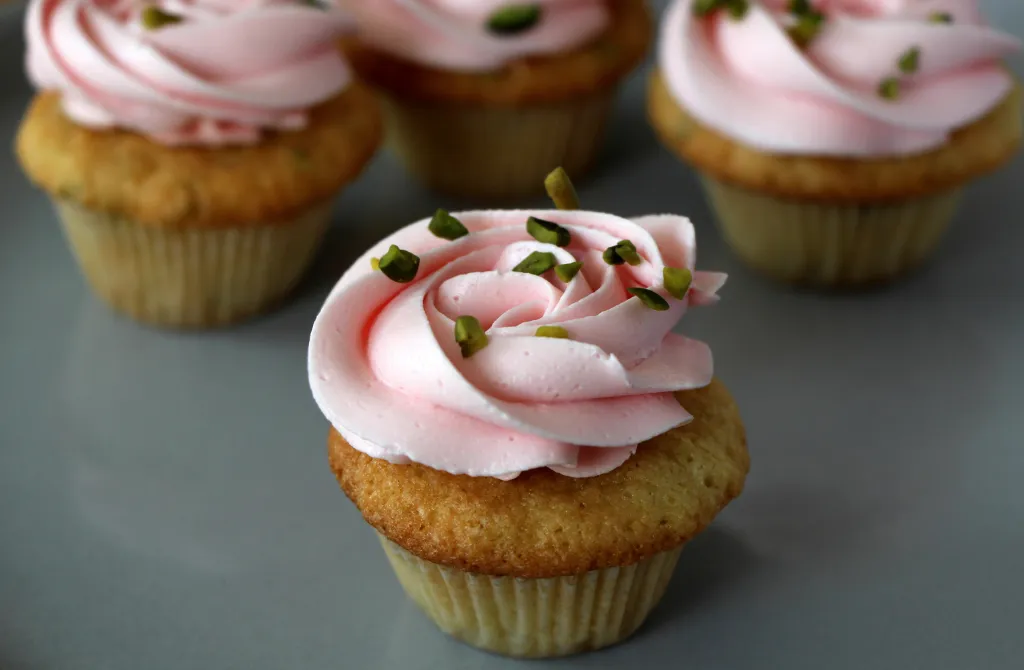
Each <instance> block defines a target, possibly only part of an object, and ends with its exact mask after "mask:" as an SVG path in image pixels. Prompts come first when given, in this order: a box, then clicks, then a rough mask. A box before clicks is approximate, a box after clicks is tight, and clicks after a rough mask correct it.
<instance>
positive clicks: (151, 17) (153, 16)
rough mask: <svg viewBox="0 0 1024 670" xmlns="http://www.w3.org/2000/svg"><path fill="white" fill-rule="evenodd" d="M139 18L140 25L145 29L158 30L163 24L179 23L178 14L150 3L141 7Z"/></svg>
mask: <svg viewBox="0 0 1024 670" xmlns="http://www.w3.org/2000/svg"><path fill="white" fill-rule="evenodd" d="M139 18H140V19H141V20H142V26H143V27H144V28H146V29H147V30H159V29H160V28H163V27H165V26H173V25H174V24H175V23H181V17H180V16H178V15H177V14H171V13H170V12H165V11H164V10H162V9H160V8H159V7H157V6H156V5H150V6H149V7H146V8H145V9H143V10H142V14H141V16H140V17H139Z"/></svg>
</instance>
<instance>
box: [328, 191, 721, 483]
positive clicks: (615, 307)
mask: <svg viewBox="0 0 1024 670" xmlns="http://www.w3.org/2000/svg"><path fill="white" fill-rule="evenodd" d="M455 216H456V217H457V218H458V219H459V220H460V221H461V222H462V223H463V224H464V225H465V227H466V228H467V229H468V230H469V231H470V232H469V234H468V235H466V236H464V237H461V238H459V239H456V240H454V241H451V242H449V241H446V240H443V239H440V238H438V237H435V236H433V235H432V234H431V233H430V232H429V230H428V228H427V226H428V220H423V221H420V222H418V223H414V224H412V225H411V226H408V227H406V228H404V229H402V230H400V231H398V232H397V233H395V234H394V235H392V236H391V237H389V238H387V239H385V240H384V241H382V242H381V243H380V244H378V245H377V246H376V247H374V248H373V249H371V250H370V251H368V252H367V253H366V254H365V255H364V256H363V257H362V258H361V259H360V260H359V261H357V262H356V264H355V265H354V266H353V267H352V268H351V269H350V270H349V271H348V272H347V273H346V274H345V275H344V276H343V277H342V279H341V281H340V282H339V283H338V285H337V286H336V287H335V288H334V290H333V291H332V292H331V294H330V296H329V297H328V298H327V301H326V303H325V304H324V306H323V309H322V310H321V312H320V314H319V316H318V317H317V319H316V322H315V324H314V326H313V332H312V335H311V338H310V344H309V381H310V386H311V388H312V391H313V396H314V398H315V399H316V402H317V404H318V405H319V406H320V409H321V411H323V413H324V415H325V416H326V417H327V419H328V420H329V421H330V422H331V423H332V424H333V425H334V427H335V428H336V429H337V430H338V432H340V433H341V434H342V435H343V436H344V437H345V439H346V440H348V442H349V444H351V445H352V446H353V447H355V448H356V449H358V450H360V451H362V452H364V453H366V454H368V455H370V456H372V457H375V458H382V459H386V460H388V461H391V462H397V463H407V462H416V463H420V464H423V465H426V466H429V467H432V468H435V469H439V470H445V471H447V472H451V473H454V474H469V475H475V476H492V477H500V478H505V479H508V478H512V477H515V476H516V475H517V474H519V473H520V472H522V471H524V470H529V469H533V468H541V467H549V468H551V469H553V470H555V471H557V472H559V473H562V474H565V475H568V476H572V477H587V476H593V475H598V474H601V473H603V472H607V471H609V470H612V469H614V468H615V467H617V466H619V465H620V464H622V463H623V462H625V461H626V460H627V459H628V458H629V457H630V456H631V455H632V454H633V453H634V452H635V450H636V448H637V445H638V443H640V442H642V441H644V440H646V439H649V438H651V437H654V436H655V435H658V434H660V433H663V432H665V431H667V430H669V429H671V428H673V427H675V426H679V425H682V424H684V423H686V422H687V421H689V420H690V419H691V418H692V417H691V416H690V415H689V414H688V413H687V412H686V410H685V409H683V408H682V407H681V406H680V405H679V403H678V402H677V401H676V399H675V397H674V396H673V395H672V392H674V391H680V390H685V389H693V388H699V387H702V386H706V385H707V384H708V383H710V381H711V376H712V360H711V352H710V350H709V349H708V347H707V346H706V345H705V344H703V343H701V342H697V341H695V340H691V339H687V338H685V337H683V336H681V335H677V334H674V333H672V332H670V331H671V329H672V327H673V326H674V325H675V324H676V323H677V322H678V321H679V319H680V318H681V317H682V315H683V314H684V313H685V312H686V309H687V307H688V306H689V305H700V304H708V303H711V302H714V301H715V300H717V298H716V291H717V290H718V288H719V287H721V285H722V284H723V283H724V282H725V275H722V274H718V273H706V272H694V273H693V282H692V284H691V288H690V290H689V292H688V293H686V294H685V295H684V296H683V298H682V299H676V298H674V297H671V296H670V294H669V293H668V292H666V290H665V288H664V287H663V284H662V281H663V279H662V277H663V270H664V268H665V267H666V266H669V267H675V268H686V269H689V270H691V271H692V269H693V266H694V260H695V240H694V231H693V226H692V225H691V224H690V222H689V220H687V219H685V218H683V217H678V216H646V217H641V218H638V219H634V220H628V219H623V218H620V217H617V216H612V215H609V214H598V213H593V212H584V211H562V210H553V211H479V212H464V213H461V214H456V215H455ZM529 216H535V217H538V218H541V219H544V220H547V221H553V222H555V223H557V224H559V225H561V226H563V227H565V228H566V229H567V230H568V231H569V232H570V234H571V241H570V244H569V245H568V246H566V247H558V246H553V245H550V244H543V243H540V242H538V241H536V240H535V239H533V238H532V237H531V236H530V235H529V234H528V233H527V230H526V225H525V224H526V220H527V218H528V217H529ZM623 239H628V240H630V241H631V242H632V243H633V244H634V245H635V247H636V249H637V252H638V253H639V255H640V256H641V258H642V259H643V262H642V263H640V264H639V265H636V266H630V265H627V264H622V265H618V266H613V265H609V264H607V263H605V262H604V260H602V251H603V250H604V249H606V248H607V247H610V246H613V245H615V244H616V243H618V242H619V241H620V240H623ZM392 244H394V245H397V246H399V247H400V248H401V249H404V250H407V251H411V252H412V253H414V254H417V255H418V256H419V257H420V265H419V271H418V274H417V275H416V279H415V280H414V282H412V283H409V284H400V283H396V282H394V281H392V280H390V279H388V278H387V277H386V276H385V275H384V274H383V273H382V272H374V271H373V269H372V267H371V262H370V260H371V257H374V256H381V255H382V254H383V253H384V252H385V251H386V250H387V249H388V248H389V247H390V245H392ZM535 251H541V252H550V253H552V254H554V255H555V257H556V259H557V261H558V262H559V263H571V262H574V259H575V260H576V261H582V262H583V267H582V269H581V270H580V271H579V272H578V273H577V274H576V275H575V277H573V278H572V279H571V280H570V281H569V282H568V283H565V282H563V281H561V280H560V279H558V277H557V273H554V272H548V273H545V274H543V275H540V276H537V275H532V274H526V273H523V272H515V271H512V268H514V267H515V266H516V265H517V264H518V263H519V262H520V261H522V260H523V259H524V258H526V257H527V256H528V255H530V254H531V253H533V252H535ZM632 287H649V288H651V289H652V290H655V291H656V292H658V293H659V294H661V295H662V296H664V297H665V298H666V300H667V302H668V304H669V308H668V309H667V310H665V311H655V310H652V309H650V308H648V307H645V306H644V304H643V303H642V302H641V301H640V300H639V299H635V298H632V297H631V296H630V294H629V293H628V292H627V289H629V288H632ZM465 315H470V316H474V317H476V318H477V319H478V320H479V321H480V323H481V326H482V327H483V328H484V329H485V330H486V333H487V336H488V344H487V346H486V347H484V348H483V349H481V350H480V351H478V352H476V353H475V354H473V355H472V356H470V357H468V358H463V356H462V354H461V352H460V348H459V346H458V344H457V343H456V341H455V337H454V324H455V320H456V319H457V318H458V317H459V316H465ZM545 325H547V326H551V325H557V326H560V327H563V328H565V330H566V331H568V333H569V335H570V338H571V339H558V338H548V337H537V336H536V332H537V328H538V327H540V326H545Z"/></svg>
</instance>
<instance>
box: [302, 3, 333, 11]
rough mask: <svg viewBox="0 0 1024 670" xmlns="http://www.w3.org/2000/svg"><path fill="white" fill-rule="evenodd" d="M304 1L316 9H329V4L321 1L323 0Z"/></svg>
mask: <svg viewBox="0 0 1024 670" xmlns="http://www.w3.org/2000/svg"><path fill="white" fill-rule="evenodd" d="M302 2H303V4H306V5H309V6H310V7H312V8H314V9H322V10H324V11H327V5H325V4H324V3H323V2H321V0H302Z"/></svg>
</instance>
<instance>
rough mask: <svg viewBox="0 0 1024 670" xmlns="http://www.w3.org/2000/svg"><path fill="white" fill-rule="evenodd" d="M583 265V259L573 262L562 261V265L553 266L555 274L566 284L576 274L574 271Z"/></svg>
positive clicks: (577, 270)
mask: <svg viewBox="0 0 1024 670" xmlns="http://www.w3.org/2000/svg"><path fill="white" fill-rule="evenodd" d="M581 267H583V261H576V262H575V263H563V264H562V265H556V266H555V276H556V277H558V278H559V279H561V280H562V281H564V282H565V283H566V284H568V283H569V282H571V281H572V278H573V277H575V276H576V273H577V272H579V271H580V268H581Z"/></svg>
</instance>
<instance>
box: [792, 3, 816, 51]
mask: <svg viewBox="0 0 1024 670" xmlns="http://www.w3.org/2000/svg"><path fill="white" fill-rule="evenodd" d="M824 23H825V15H824V14H820V13H818V12H815V11H813V10H812V11H808V12H805V13H803V14H798V15H797V18H796V23H794V24H793V25H791V26H789V27H788V28H786V33H787V34H788V35H789V38H790V39H791V40H793V42H795V43H796V45H797V46H799V47H800V48H801V49H803V48H805V47H806V46H807V45H808V44H810V43H811V41H812V40H814V38H815V37H817V36H818V33H820V32H821V27H822V25H823V24H824Z"/></svg>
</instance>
